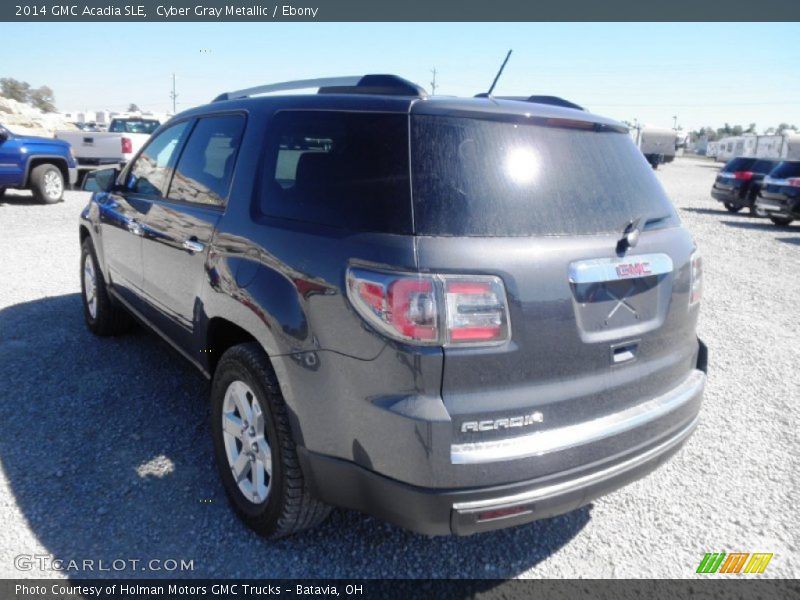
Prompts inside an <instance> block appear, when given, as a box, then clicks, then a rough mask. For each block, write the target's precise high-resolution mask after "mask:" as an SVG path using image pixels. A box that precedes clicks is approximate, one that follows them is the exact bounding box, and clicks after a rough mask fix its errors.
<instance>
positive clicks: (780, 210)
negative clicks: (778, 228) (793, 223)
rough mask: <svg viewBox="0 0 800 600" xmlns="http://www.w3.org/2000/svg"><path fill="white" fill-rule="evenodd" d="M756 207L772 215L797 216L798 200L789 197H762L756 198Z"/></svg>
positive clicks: (798, 209) (799, 207)
mask: <svg viewBox="0 0 800 600" xmlns="http://www.w3.org/2000/svg"><path fill="white" fill-rule="evenodd" d="M756 207H758V208H760V209H761V210H763V211H764V212H766V213H767V214H769V215H771V216H774V217H790V218H794V219H796V218H798V214H799V213H800V201H798V200H796V201H791V200H789V199H783V198H782V199H775V198H762V197H761V196H759V197H758V198H757V199H756Z"/></svg>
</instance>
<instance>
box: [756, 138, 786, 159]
mask: <svg viewBox="0 0 800 600" xmlns="http://www.w3.org/2000/svg"><path fill="white" fill-rule="evenodd" d="M783 147H784V143H783V136H782V135H760V136H758V148H756V156H757V157H758V158H772V159H777V158H781V152H783Z"/></svg>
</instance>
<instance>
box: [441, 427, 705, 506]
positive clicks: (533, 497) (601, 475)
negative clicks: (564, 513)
mask: <svg viewBox="0 0 800 600" xmlns="http://www.w3.org/2000/svg"><path fill="white" fill-rule="evenodd" d="M699 420H700V416H699V415H698V416H696V417H695V418H694V419H692V421H691V422H690V423H689V424H688V425H686V426H685V427H683V428H682V429H681V430H680V431H679V432H678V433H677V434H675V435H673V436H672V437H670V438H669V439H668V440H666V441H665V442H662V443H661V444H659V445H658V446H655V447H653V448H650V449H649V450H647V451H646V452H643V453H642V454H637V455H636V456H634V457H633V458H629V459H628V460H626V461H623V462H621V463H617V464H615V465H613V466H611V467H608V468H607V469H603V470H602V471H595V472H594V473H589V474H588V475H584V476H582V477H577V478H575V479H570V480H568V481H562V482H560V483H554V484H552V485H547V486H543V487H540V488H536V489H534V490H530V491H527V492H522V493H519V494H514V495H513V496H502V497H500V498H489V499H485V500H473V501H470V502H457V503H455V504H453V509H454V510H456V511H459V512H471V511H476V510H486V509H492V508H497V507H501V506H502V507H505V506H514V505H517V504H525V503H527V502H535V501H540V502H541V501H542V500H546V499H548V498H554V497H558V496H561V495H563V494H568V493H570V492H573V491H575V490H580V489H582V488H588V487H590V486H592V485H595V484H599V483H602V482H603V481H606V480H608V479H613V478H614V477H616V476H618V475H622V474H624V473H625V472H626V471H630V470H632V469H635V468H637V467H639V466H641V465H643V464H645V463H647V462H649V461H650V460H653V459H655V458H657V457H658V456H660V455H662V454H665V453H667V452H669V451H670V450H672V449H673V448H675V447H676V446H678V445H680V444H682V443H683V442H684V441H685V440H686V438H687V437H689V435H691V433H692V432H693V431H694V429H695V427H697V423H698V421H699Z"/></svg>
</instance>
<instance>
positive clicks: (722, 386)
mask: <svg viewBox="0 0 800 600" xmlns="http://www.w3.org/2000/svg"><path fill="white" fill-rule="evenodd" d="M715 173H716V167H715V165H713V164H711V163H708V162H704V161H699V160H690V159H679V160H677V161H676V162H674V163H673V164H670V165H666V166H664V167H662V168H661V169H660V170H659V171H658V176H659V178H660V179H661V180H662V182H663V183H664V185H665V187H666V189H667V191H668V192H669V194H670V196H671V198H672V199H673V201H674V202H675V203H676V205H677V207H678V210H679V213H680V215H681V218H682V219H683V221H684V223H685V224H686V226H687V227H689V229H690V230H691V231H692V232H693V233H694V235H695V237H696V239H697V242H698V244H699V246H700V248H701V250H702V252H703V255H704V259H705V269H706V279H705V296H704V306H703V314H702V317H701V326H700V333H701V336H702V337H703V338H704V339H705V340H706V342H707V343H708V345H709V347H710V353H711V354H710V356H711V362H710V378H709V383H708V387H707V392H706V397H705V406H704V409H703V418H702V422H701V425H700V427H699V429H698V430H697V432H696V434H695V435H694V436H693V437H692V438H691V440H690V441H689V443H688V444H687V446H686V447H685V448H684V449H683V450H682V451H681V452H680V453H679V454H678V455H677V456H676V457H675V458H674V459H673V460H672V461H671V462H669V463H668V464H667V465H666V466H665V467H663V468H661V469H660V470H659V471H657V472H655V473H654V474H652V475H650V476H649V477H647V478H645V479H644V480H642V481H639V482H637V483H635V484H633V485H630V486H628V487H626V488H624V489H623V490H620V491H618V492H616V493H614V494H611V495H610V496H607V497H605V498H602V499H600V500H598V501H596V502H594V503H593V504H592V505H591V506H589V507H586V508H584V509H581V510H578V511H575V512H573V513H570V514H568V515H565V516H562V517H558V518H555V519H549V520H546V521H541V522H538V523H535V524H532V525H529V526H524V527H520V528H516V529H512V530H506V531H500V532H496V533H490V534H484V535H479V536H473V537H470V538H427V537H423V536H417V535H414V534H411V533H408V532H406V531H402V530H400V529H397V528H394V527H392V526H389V525H387V524H384V523H382V522H380V521H378V520H375V519H372V518H368V517H365V516H362V515H360V514H358V513H355V512H349V511H342V510H338V511H335V512H334V513H333V515H332V517H331V518H330V520H329V521H327V523H326V524H325V525H323V526H322V527H320V528H318V529H316V530H314V531H312V532H309V533H306V534H303V535H299V536H296V537H293V538H290V539H288V540H283V541H280V542H277V543H270V542H267V541H264V540H262V539H260V538H259V537H257V536H256V535H254V534H253V533H251V532H250V531H249V530H247V529H246V528H245V527H243V526H242V525H241V524H240V523H239V521H238V520H237V519H236V518H235V517H234V515H233V513H232V511H231V510H230V509H229V508H228V506H227V504H226V501H225V498H224V495H223V491H222V488H221V486H220V484H219V483H218V481H217V475H216V472H215V470H214V466H213V459H212V451H211V443H210V434H209V430H208V424H207V408H206V402H205V401H206V397H207V393H208V386H207V384H206V382H205V381H204V380H203V379H202V378H201V377H200V376H199V375H197V374H196V373H195V372H194V371H193V370H192V369H191V368H190V367H189V366H188V365H186V364H184V362H183V361H182V359H180V358H179V357H177V356H176V355H175V354H173V353H172V351H170V350H169V349H167V347H166V346H165V345H164V344H163V343H162V342H160V341H158V340H157V339H156V338H155V337H154V336H152V335H150V334H147V333H145V332H143V331H137V332H135V333H133V334H131V335H129V336H126V337H123V338H119V339H111V340H99V339H96V338H94V337H92V336H91V335H90V334H89V333H88V332H87V330H86V328H85V327H84V324H83V322H82V316H81V308H80V300H79V295H78V294H79V290H80V287H79V280H78V267H77V265H78V257H79V253H78V243H77V217H78V214H79V212H80V210H81V208H82V207H83V206H84V204H85V203H86V200H87V197H88V196H87V195H86V194H84V193H82V192H71V193H68V194H67V197H66V201H65V202H64V203H61V204H58V205H53V206H39V205H36V204H33V203H32V201H31V199H30V197H29V196H28V195H26V194H23V193H19V194H16V193H9V194H8V195H7V197H6V198H5V200H3V201H0V257H2V259H3V260H2V263H0V276H1V277H2V281H3V282H4V284H5V285H3V286H2V287H1V288H0V423H2V426H1V427H0V468H1V470H0V521H2V527H0V577H38V576H45V577H54V576H66V575H72V576H76V575H77V576H81V575H82V576H91V575H92V573H91V572H86V571H84V572H82V573H81V572H80V571H74V570H68V571H66V572H54V571H50V570H41V569H39V568H38V567H36V565H34V567H35V568H33V569H32V570H28V571H20V570H18V569H17V568H16V567H15V557H17V556H18V555H34V554H43V555H52V556H54V557H56V558H58V559H62V560H69V559H76V560H83V559H94V560H95V561H98V560H100V559H102V560H103V561H104V562H105V564H106V565H107V566H108V565H111V561H113V560H116V559H126V560H130V559H141V560H143V561H144V560H150V559H160V560H166V559H177V560H180V559H183V560H187V561H189V560H191V561H193V564H194V569H193V570H192V571H190V572H186V573H184V575H188V576H194V577H201V576H211V577H236V576H242V577H291V578H296V577H693V576H695V575H694V570H695V568H696V566H697V564H698V562H699V561H700V559H701V558H702V556H703V554H704V553H705V552H712V551H727V552H734V551H743V552H757V551H764V552H773V553H774V554H775V556H774V558H773V559H772V562H771V563H770V565H769V567H768V569H767V571H766V573H765V576H771V577H798V576H799V575H800V563H799V562H798V556H799V555H798V548H797V545H798V531H800V523H799V521H800V519H798V511H797V509H796V505H795V500H796V499H797V497H798V480H799V479H800V472H798V460H797V456H798V455H800V441H798V434H797V431H798V429H797V423H798V422H800V408H798V404H800V386H799V385H798V380H797V376H796V373H797V370H796V368H797V359H798V350H797V347H798V341H799V340H800V325H799V323H800V319H798V315H797V311H796V306H797V296H798V292H800V285H798V282H799V281H800V223H796V224H794V226H790V227H788V228H778V227H775V226H773V225H772V224H771V223H769V222H768V221H766V220H763V219H754V218H751V217H749V216H746V215H731V214H729V213H727V212H725V211H724V210H720V205H719V204H718V203H717V202H715V201H713V200H712V199H711V198H710V197H709V194H708V192H709V189H710V187H711V183H712V181H713V178H714V175H715ZM117 566H121V563H117ZM95 574H97V573H95ZM166 574H168V573H166V572H164V571H161V572H147V571H142V570H141V565H138V566H137V567H136V568H132V567H131V566H130V563H128V568H127V569H126V570H124V571H120V572H117V573H114V572H112V573H103V574H101V575H104V576H107V575H125V576H151V577H152V576H159V575H166Z"/></svg>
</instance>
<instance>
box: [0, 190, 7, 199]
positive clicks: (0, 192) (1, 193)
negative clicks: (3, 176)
mask: <svg viewBox="0 0 800 600" xmlns="http://www.w3.org/2000/svg"><path fill="white" fill-rule="evenodd" d="M5 195H6V188H0V198H2V197H3V196H5Z"/></svg>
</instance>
